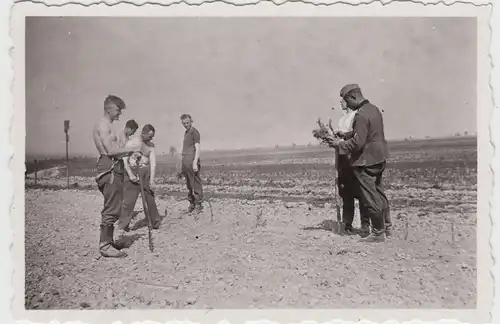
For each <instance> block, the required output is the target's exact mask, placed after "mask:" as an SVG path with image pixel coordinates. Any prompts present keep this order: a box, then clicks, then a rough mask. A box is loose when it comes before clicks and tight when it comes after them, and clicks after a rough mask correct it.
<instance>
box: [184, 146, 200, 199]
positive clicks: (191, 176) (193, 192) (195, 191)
mask: <svg viewBox="0 0 500 324" xmlns="http://www.w3.org/2000/svg"><path fill="white" fill-rule="evenodd" d="M193 161H194V155H191V154H189V155H183V156H182V173H183V174H184V177H185V178H186V187H187V189H188V200H189V203H190V204H191V205H193V206H194V205H199V204H201V202H202V200H203V185H202V183H201V178H200V172H201V162H200V161H199V160H198V171H197V172H194V169H193Z"/></svg>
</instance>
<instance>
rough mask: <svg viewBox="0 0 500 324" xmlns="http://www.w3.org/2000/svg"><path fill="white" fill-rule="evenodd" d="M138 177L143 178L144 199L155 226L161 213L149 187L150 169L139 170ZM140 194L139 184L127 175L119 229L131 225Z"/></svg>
mask: <svg viewBox="0 0 500 324" xmlns="http://www.w3.org/2000/svg"><path fill="white" fill-rule="evenodd" d="M137 175H138V176H139V177H141V181H142V183H143V185H144V196H145V197H144V198H145V200H146V205H147V208H148V211H149V216H150V217H151V222H152V224H153V226H154V225H155V224H156V223H158V222H159V221H160V213H159V212H158V207H157V206H156V201H155V195H154V192H153V190H152V189H151V186H150V185H149V181H150V180H151V174H150V171H149V168H139V171H138V174H137ZM140 193H141V187H140V185H139V183H134V182H131V181H130V178H129V177H128V174H125V183H124V188H123V203H122V208H121V215H120V220H119V221H118V228H120V229H126V228H128V226H129V225H130V222H131V221H132V216H133V214H132V212H133V211H134V207H135V204H136V202H137V198H139V194H140ZM144 212H146V211H144Z"/></svg>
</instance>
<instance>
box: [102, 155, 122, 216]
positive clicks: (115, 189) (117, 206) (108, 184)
mask: <svg viewBox="0 0 500 324" xmlns="http://www.w3.org/2000/svg"><path fill="white" fill-rule="evenodd" d="M112 167H113V160H112V159H111V158H110V157H108V156H105V155H103V156H101V157H100V158H99V161H98V163H97V173H98V174H101V173H103V172H107V171H109V170H110V169H111V168H112ZM123 176H124V174H123V164H122V162H119V163H118V164H116V166H115V167H114V168H113V169H112V170H111V171H109V172H107V173H105V174H104V175H102V176H101V177H99V178H97V179H96V182H97V187H98V188H99V191H100V192H101V194H102V195H103V197H104V207H103V208H102V210H101V225H104V226H113V225H114V223H115V222H116V221H117V220H118V218H119V217H120V213H121V207H122V192H123Z"/></svg>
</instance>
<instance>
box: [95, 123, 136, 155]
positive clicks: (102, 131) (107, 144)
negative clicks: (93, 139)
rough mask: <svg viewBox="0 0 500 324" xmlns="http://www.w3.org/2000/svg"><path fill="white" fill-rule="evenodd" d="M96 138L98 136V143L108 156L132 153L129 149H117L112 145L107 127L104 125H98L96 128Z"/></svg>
mask: <svg viewBox="0 0 500 324" xmlns="http://www.w3.org/2000/svg"><path fill="white" fill-rule="evenodd" d="M97 136H99V139H100V142H101V143H102V145H103V146H104V149H105V150H106V152H107V153H108V155H109V156H119V155H123V154H128V153H130V152H133V151H132V150H131V149H130V148H125V147H124V148H119V147H117V146H115V145H113V141H112V140H111V133H110V129H109V126H107V125H104V124H103V123H99V125H98V127H97Z"/></svg>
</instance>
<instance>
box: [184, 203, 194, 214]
mask: <svg viewBox="0 0 500 324" xmlns="http://www.w3.org/2000/svg"><path fill="white" fill-rule="evenodd" d="M194 208H195V207H194V204H189V207H188V209H187V210H186V211H185V212H184V213H185V214H190V213H192V212H193V211H194Z"/></svg>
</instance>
